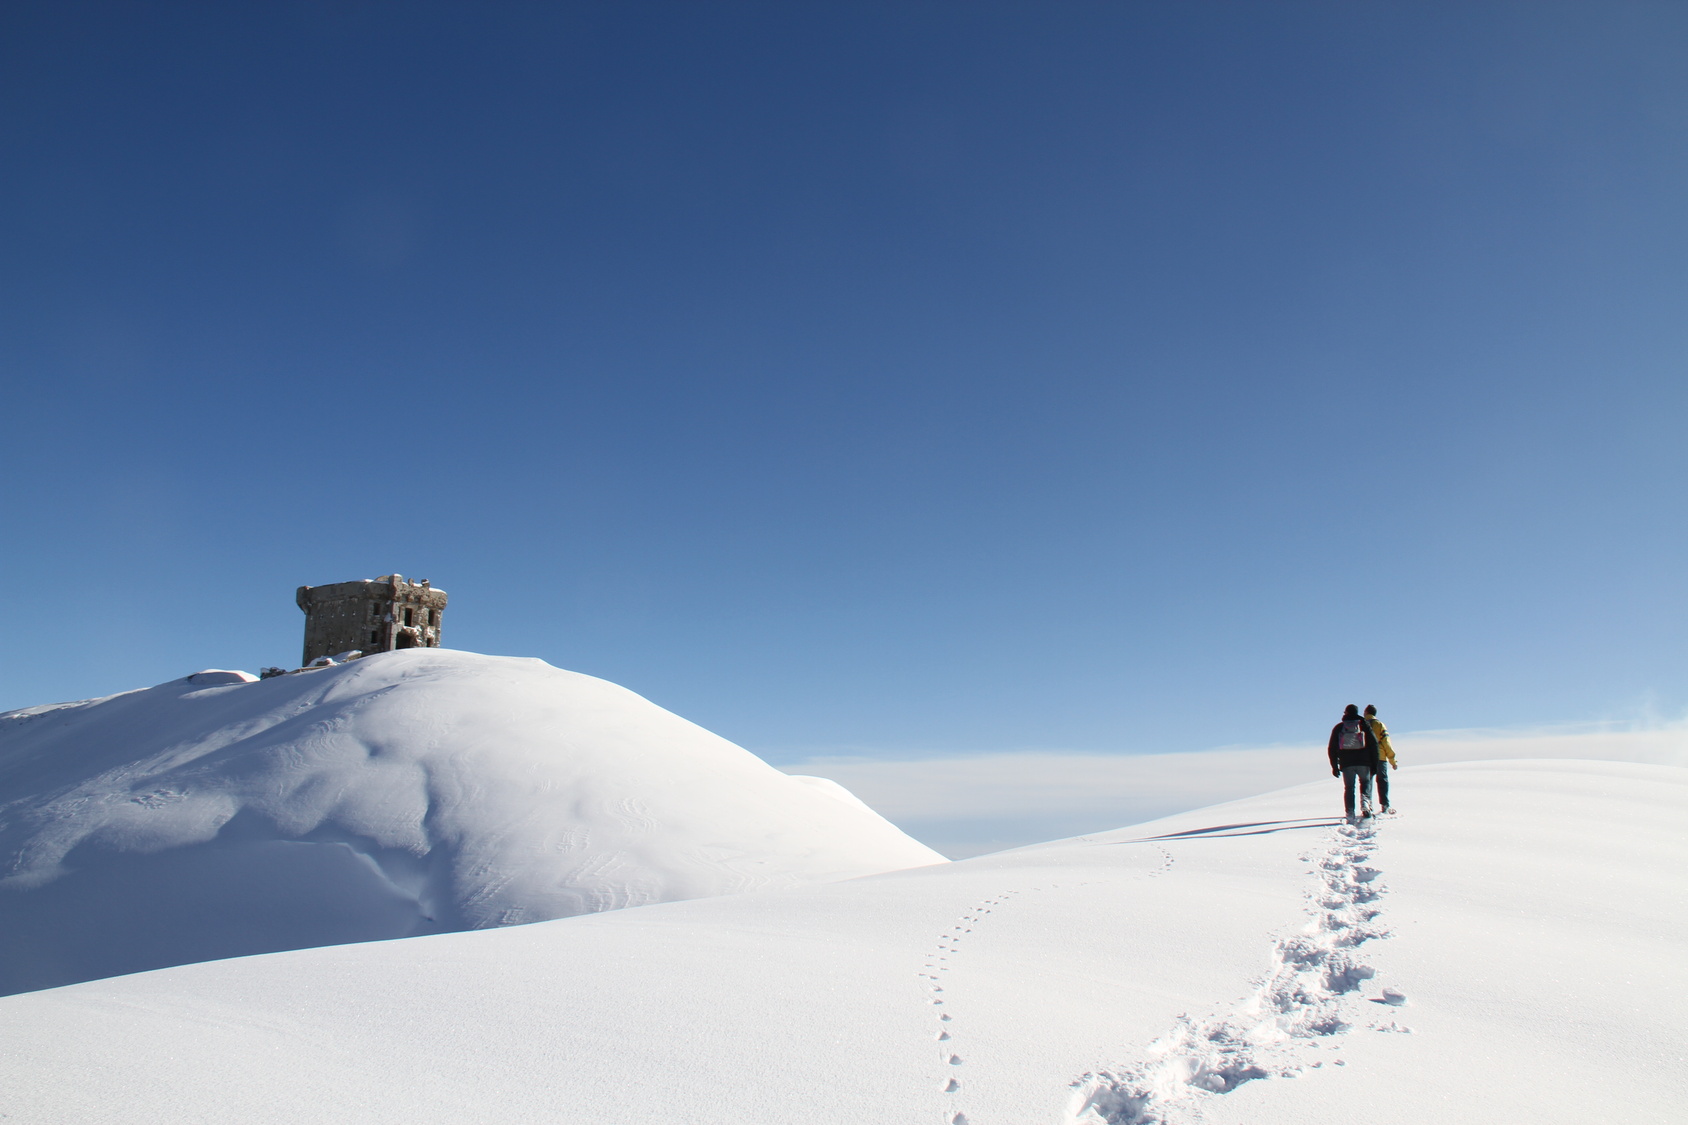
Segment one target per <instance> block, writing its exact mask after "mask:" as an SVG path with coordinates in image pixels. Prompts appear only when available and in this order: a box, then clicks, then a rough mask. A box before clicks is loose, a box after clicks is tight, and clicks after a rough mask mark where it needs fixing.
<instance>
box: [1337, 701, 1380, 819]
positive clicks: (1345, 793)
mask: <svg viewBox="0 0 1688 1125" xmlns="http://www.w3.org/2000/svg"><path fill="white" fill-rule="evenodd" d="M1327 752H1328V755H1329V757H1330V775H1331V776H1332V777H1336V776H1338V775H1340V776H1341V778H1342V807H1343V809H1344V810H1346V812H1347V815H1348V819H1349V820H1351V821H1352V820H1353V819H1354V783H1355V782H1359V788H1360V815H1361V816H1362V817H1367V816H1370V815H1371V814H1372V801H1371V785H1372V775H1373V774H1375V773H1376V772H1377V767H1378V760H1377V735H1375V734H1373V733H1372V727H1371V724H1370V723H1368V722H1366V721H1365V720H1364V719H1362V718H1360V709H1359V708H1358V707H1356V706H1355V705H1354V704H1352V703H1350V704H1349V705H1348V706H1347V707H1346V708H1345V709H1344V710H1343V712H1342V721H1341V722H1339V723H1337V724H1336V725H1335V726H1334V727H1332V728H1330V746H1329V747H1328V751H1327Z"/></svg>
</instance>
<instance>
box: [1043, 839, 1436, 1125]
mask: <svg viewBox="0 0 1688 1125" xmlns="http://www.w3.org/2000/svg"><path fill="white" fill-rule="evenodd" d="M1377 832H1378V827H1377V823H1376V821H1371V820H1368V821H1365V822H1362V824H1361V825H1359V826H1354V825H1349V824H1341V825H1338V826H1336V827H1335V828H1333V829H1332V833H1331V834H1332V840H1331V843H1330V845H1329V847H1327V848H1326V849H1325V850H1324V851H1323V852H1320V853H1317V854H1311V855H1306V856H1303V857H1302V858H1303V859H1304V860H1306V861H1308V862H1311V863H1313V864H1314V867H1313V870H1312V872H1311V873H1312V874H1313V875H1314V877H1315V880H1316V882H1317V888H1316V889H1315V890H1314V891H1312V892H1311V893H1310V894H1309V895H1308V913H1309V914H1310V915H1311V917H1310V919H1309V921H1308V922H1307V924H1306V926H1304V927H1303V928H1302V930H1301V932H1300V933H1297V934H1294V935H1292V936H1289V937H1285V938H1280V939H1279V940H1278V941H1277V942H1276V943H1275V944H1274V946H1273V950H1272V968H1271V971H1270V972H1269V973H1268V974H1267V976H1266V979H1265V981H1264V982H1263V983H1262V984H1261V986H1260V987H1259V989H1257V990H1256V991H1255V993H1254V995H1252V996H1251V997H1249V999H1248V1000H1247V1001H1245V1002H1244V1003H1243V1004H1242V1005H1241V1006H1240V1007H1238V1008H1237V1009H1236V1010H1235V1011H1234V1012H1233V1013H1231V1014H1229V1015H1225V1016H1216V1017H1209V1018H1207V1019H1203V1020H1192V1019H1190V1018H1189V1017H1187V1016H1181V1017H1179V1020H1178V1023H1177V1026H1176V1027H1175V1028H1174V1029H1173V1030H1172V1031H1171V1032H1170V1033H1168V1034H1167V1035H1165V1036H1163V1037H1162V1038H1160V1039H1157V1040H1155V1041H1154V1042H1153V1043H1150V1044H1149V1046H1148V1049H1147V1052H1146V1055H1147V1060H1146V1061H1145V1062H1144V1063H1142V1064H1140V1065H1138V1066H1135V1067H1131V1068H1129V1069H1126V1070H1122V1071H1120V1072H1117V1073H1114V1072H1108V1071H1102V1072H1099V1073H1095V1074H1086V1075H1084V1076H1083V1077H1081V1078H1079V1079H1078V1080H1077V1081H1076V1082H1074V1083H1073V1085H1074V1087H1075V1094H1074V1097H1073V1103H1072V1106H1071V1107H1070V1109H1069V1112H1068V1115H1067V1121H1068V1122H1069V1125H1095V1123H1102V1125H1174V1123H1176V1122H1178V1121H1180V1120H1181V1119H1183V1118H1184V1117H1186V1116H1194V1115H1195V1114H1190V1113H1188V1111H1190V1110H1194V1111H1196V1114H1199V1106H1200V1102H1201V1100H1202V1098H1203V1096H1204V1095H1217V1094H1228V1093H1230V1092H1231V1091H1232V1090H1235V1089H1236V1088H1237V1087H1238V1086H1241V1085H1242V1084H1243V1083H1244V1082H1250V1081H1254V1080H1255V1079H1260V1078H1268V1077H1279V1078H1293V1077H1296V1076H1297V1075H1299V1074H1300V1073H1301V1072H1302V1070H1303V1069H1306V1068H1308V1067H1312V1068H1318V1067H1321V1066H1323V1065H1324V1060H1322V1059H1317V1058H1312V1059H1310V1058H1308V1056H1307V1048H1308V1047H1316V1046H1319V1045H1325V1046H1330V1047H1334V1046H1335V1043H1334V1042H1332V1043H1328V1044H1319V1043H1318V1042H1317V1041H1319V1040H1335V1039H1336V1038H1337V1037H1339V1036H1341V1035H1343V1034H1345V1033H1347V1032H1349V1031H1351V1030H1352V1029H1353V1026H1354V1021H1356V1020H1357V1019H1359V1018H1361V1017H1360V1016H1358V1015H1356V1014H1355V1012H1354V1006H1355V1004H1354V995H1355V994H1356V993H1357V992H1358V991H1359V990H1360V988H1361V987H1362V986H1363V985H1364V983H1365V982H1366V981H1368V980H1371V979H1372V978H1373V977H1374V976H1375V975H1376V973H1375V971H1374V970H1373V968H1372V967H1371V966H1370V965H1368V964H1366V963H1365V962H1364V961H1362V960H1360V959H1359V958H1358V957H1357V956H1356V950H1357V949H1358V948H1359V947H1360V946H1361V945H1364V944H1365V943H1367V942H1370V941H1375V940H1377V939H1379V938H1386V937H1388V936H1389V931H1388V930H1387V929H1386V928H1384V927H1383V926H1382V924H1381V923H1379V922H1378V916H1379V915H1380V914H1381V913H1382V910H1381V908H1380V907H1379V905H1378V902H1379V899H1380V898H1381V897H1382V895H1383V893H1384V891H1385V890H1386V888H1385V886H1384V885H1383V884H1382V883H1381V882H1380V881H1378V875H1379V874H1380V872H1379V871H1378V870H1377V869H1376V868H1375V867H1371V866H1369V863H1370V861H1371V859H1372V852H1373V845H1374V842H1375V839H1376V836H1377ZM1376 1002H1377V1003H1381V1004H1388V1005H1391V1006H1398V1005H1400V1004H1403V1003H1405V1002H1406V997H1405V995H1404V994H1402V993H1401V992H1398V991H1396V990H1394V989H1385V990H1384V991H1383V993H1382V995H1381V996H1380V997H1379V998H1377V1000H1376ZM1373 1027H1374V1029H1376V1030H1388V1031H1409V1030H1410V1029H1408V1028H1404V1027H1400V1026H1398V1025H1396V1024H1395V1023H1394V1022H1393V1021H1391V1022H1390V1024H1389V1025H1388V1026H1387V1027H1384V1026H1381V1025H1377V1024H1373ZM1332 1061H1333V1062H1334V1063H1335V1064H1336V1065H1338V1066H1342V1065H1344V1060H1342V1059H1334V1060H1332Z"/></svg>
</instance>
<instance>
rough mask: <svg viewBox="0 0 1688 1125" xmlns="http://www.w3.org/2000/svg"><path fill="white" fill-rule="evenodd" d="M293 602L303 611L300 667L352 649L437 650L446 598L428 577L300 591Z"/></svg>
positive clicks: (393, 578)
mask: <svg viewBox="0 0 1688 1125" xmlns="http://www.w3.org/2000/svg"><path fill="white" fill-rule="evenodd" d="M294 600H295V601H297V602H298V603H299V608H300V609H302V610H304V611H305V655H304V659H303V660H301V661H300V664H301V665H304V664H309V663H310V662H311V661H313V660H315V659H317V658H318V657H319V656H336V655H338V654H340V653H342V652H349V651H351V650H352V649H360V650H362V651H363V652H365V653H370V652H391V651H392V650H393V649H399V648H437V647H439V643H440V620H441V618H443V617H444V616H445V601H446V594H445V591H444V590H436V589H434V588H433V586H431V585H430V584H429V583H428V580H427V579H426V578H424V579H423V580H422V581H420V582H408V581H406V580H405V578H404V575H402V574H384V575H382V576H381V577H380V578H376V579H373V580H371V579H367V578H366V579H363V580H362V581H358V582H336V583H334V584H333V585H331V586H301V587H299V592H298V594H297V595H296V596H295V598H294Z"/></svg>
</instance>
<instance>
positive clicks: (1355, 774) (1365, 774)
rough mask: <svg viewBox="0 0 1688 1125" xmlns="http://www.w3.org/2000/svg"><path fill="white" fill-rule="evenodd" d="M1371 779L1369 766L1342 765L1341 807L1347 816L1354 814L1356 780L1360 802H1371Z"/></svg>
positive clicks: (1367, 803) (1366, 803)
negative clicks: (1358, 784) (1358, 785)
mask: <svg viewBox="0 0 1688 1125" xmlns="http://www.w3.org/2000/svg"><path fill="white" fill-rule="evenodd" d="M1371 779H1372V770H1371V767H1370V766H1343V767H1342V807H1343V808H1344V809H1346V810H1347V812H1348V815H1349V816H1353V815H1354V783H1355V782H1356V781H1358V782H1359V783H1360V803H1361V804H1363V805H1369V804H1371Z"/></svg>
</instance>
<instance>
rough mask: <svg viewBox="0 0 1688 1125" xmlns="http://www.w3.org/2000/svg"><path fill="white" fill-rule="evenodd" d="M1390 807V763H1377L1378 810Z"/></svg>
mask: <svg viewBox="0 0 1688 1125" xmlns="http://www.w3.org/2000/svg"><path fill="white" fill-rule="evenodd" d="M1388 807H1389V763H1388V762H1379V763H1377V810H1378V811H1379V812H1382V811H1383V810H1384V809H1386V808H1388Z"/></svg>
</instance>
